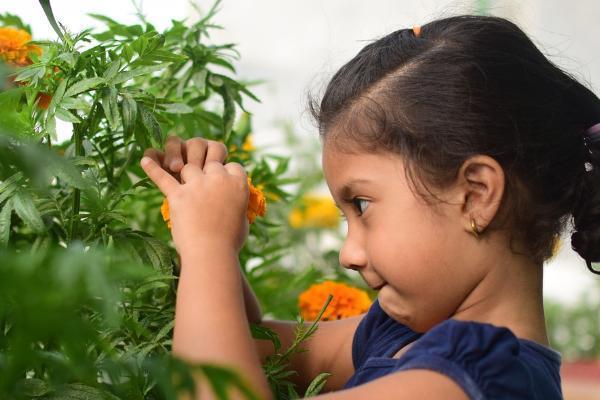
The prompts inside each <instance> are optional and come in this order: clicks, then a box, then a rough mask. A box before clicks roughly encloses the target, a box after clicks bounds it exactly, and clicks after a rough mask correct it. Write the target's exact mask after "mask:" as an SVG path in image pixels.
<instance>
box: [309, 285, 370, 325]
mask: <svg viewBox="0 0 600 400" xmlns="http://www.w3.org/2000/svg"><path fill="white" fill-rule="evenodd" d="M330 294H331V295H333V299H332V300H331V303H329V306H328V307H327V309H326V310H325V312H324V313H323V316H322V318H321V319H322V320H323V321H332V320H337V319H342V318H348V317H352V316H354V315H360V314H362V313H365V312H367V311H368V310H369V307H370V306H371V303H372V302H371V299H370V298H369V295H368V294H367V292H365V291H364V290H361V289H358V288H355V287H351V286H348V285H346V284H345V283H338V282H334V281H325V282H323V283H318V284H315V285H312V286H311V287H310V288H308V290H306V291H304V292H303V293H301V294H300V297H299V298H298V300H299V301H298V306H299V308H300V315H301V316H302V318H304V320H306V321H314V320H315V319H316V318H317V316H318V315H319V312H320V311H321V309H322V308H323V305H324V304H325V301H326V300H327V297H328V296H329V295H330Z"/></svg>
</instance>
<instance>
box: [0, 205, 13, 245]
mask: <svg viewBox="0 0 600 400" xmlns="http://www.w3.org/2000/svg"><path fill="white" fill-rule="evenodd" d="M12 211H13V205H12V201H11V200H10V199H9V200H8V201H7V202H6V203H5V204H4V206H3V207H2V211H0V246H2V247H6V246H7V245H8V240H9V239H10V222H11V221H10V219H11V216H12Z"/></svg>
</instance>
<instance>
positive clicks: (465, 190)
mask: <svg viewBox="0 0 600 400" xmlns="http://www.w3.org/2000/svg"><path fill="white" fill-rule="evenodd" d="M504 185H505V176H504V170H503V168H502V167H501V166H500V164H498V162H497V161H496V160H494V159H493V158H491V157H489V156H485V155H476V156H473V157H470V158H469V159H467V160H466V161H465V162H464V163H463V164H462V166H461V167H460V169H459V171H458V175H457V177H456V186H455V188H456V189H457V192H455V195H456V196H457V197H454V198H455V199H456V200H458V202H459V204H460V214H461V215H460V219H461V223H462V224H463V225H464V227H465V229H466V230H467V231H468V232H471V229H472V228H471V220H474V222H475V225H476V226H477V229H478V231H479V232H483V231H484V230H485V228H486V227H487V226H488V225H489V224H490V223H491V222H492V220H493V219H494V217H495V216H496V214H497V213H498V210H499V209H500V204H501V202H502V196H503V194H504Z"/></svg>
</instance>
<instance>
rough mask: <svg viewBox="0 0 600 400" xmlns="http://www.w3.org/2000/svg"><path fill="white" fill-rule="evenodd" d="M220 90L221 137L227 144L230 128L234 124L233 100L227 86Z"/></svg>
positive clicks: (230, 90)
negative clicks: (221, 105) (221, 97)
mask: <svg viewBox="0 0 600 400" xmlns="http://www.w3.org/2000/svg"><path fill="white" fill-rule="evenodd" d="M220 89H221V90H220V93H221V95H222V96H223V136H224V141H225V143H228V141H229V135H230V134H231V128H232V127H233V123H234V122H235V102H234V100H233V94H232V89H231V88H230V87H229V86H227V85H225V86H223V87H222V88H220Z"/></svg>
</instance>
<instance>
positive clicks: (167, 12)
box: [0, 0, 600, 399]
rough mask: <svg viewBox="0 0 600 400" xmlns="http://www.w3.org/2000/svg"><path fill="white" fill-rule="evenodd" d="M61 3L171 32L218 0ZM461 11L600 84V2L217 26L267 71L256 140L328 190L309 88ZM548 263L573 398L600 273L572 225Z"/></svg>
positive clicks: (587, 384) (534, 2)
mask: <svg viewBox="0 0 600 400" xmlns="http://www.w3.org/2000/svg"><path fill="white" fill-rule="evenodd" d="M52 3H53V8H54V11H55V14H56V15H55V16H56V18H57V20H58V21H60V22H61V23H62V24H64V25H65V26H66V27H68V29H69V30H71V31H73V32H77V31H79V30H82V29H84V28H87V27H94V26H100V23H99V22H98V21H96V20H94V19H92V18H90V17H88V16H87V15H86V14H88V13H98V14H104V15H107V16H110V17H112V18H114V19H117V20H119V21H120V22H123V23H133V22H134V21H136V20H137V16H136V8H141V9H142V10H143V12H144V14H145V16H146V17H147V19H148V20H149V21H152V23H153V24H154V25H155V26H156V27H157V29H158V30H159V31H160V30H161V29H164V28H166V27H167V26H169V25H170V21H171V19H184V18H189V19H190V21H194V20H196V19H197V18H198V15H199V14H198V11H200V12H202V11H206V10H208V8H209V7H210V6H211V5H212V1H210V2H209V1H196V2H195V3H194V4H193V5H192V4H191V3H190V2H189V1H188V0H170V1H169V2H158V1H145V2H136V3H133V2H132V3H130V2H124V1H122V0H104V1H101V2H98V1H91V0H80V1H78V2H72V1H67V0H54V1H53V2H52ZM0 12H9V13H13V14H16V15H19V16H20V17H21V18H23V19H24V20H26V21H27V22H28V23H29V24H31V26H32V30H33V34H34V38H35V39H55V33H54V32H53V31H52V29H51V27H50V26H49V24H48V22H47V19H46V17H45V16H44V14H43V12H42V9H41V7H39V5H38V2H37V1H21V2H10V3H8V2H6V3H5V4H3V5H2V7H1V8H0ZM462 13H478V14H480V13H483V14H492V15H497V16H502V17H506V18H509V19H511V20H512V21H514V22H516V23H517V24H518V25H519V26H520V27H521V28H522V29H523V30H524V31H525V32H526V33H527V34H528V35H529V36H530V37H531V38H532V40H533V41H534V42H535V43H536V44H537V45H538V47H539V48H540V49H541V50H542V51H543V52H544V53H545V54H546V55H547V56H548V57H549V58H550V59H551V60H552V61H553V62H555V63H556V64H558V65H559V66H561V67H563V68H564V69H566V70H567V71H568V72H570V73H571V74H573V75H574V76H575V77H577V79H579V80H580V81H581V82H583V83H584V84H586V85H587V86H588V87H590V88H591V89H592V90H593V91H594V92H595V93H597V94H598V93H600V89H599V85H600V52H598V49H600V24H598V21H597V16H598V15H600V2H599V1H597V0H577V1H570V2H567V1H564V0H528V1H518V0H470V1H441V0H417V1H411V2H407V1H402V2H400V1H393V0H375V1H370V2H365V1H358V0H328V1H318V0H304V1H302V2H282V1H276V0H256V1H243V0H224V1H223V2H222V4H221V6H220V11H219V12H218V14H217V16H216V17H215V19H214V21H215V22H216V23H217V24H219V25H221V26H223V27H224V29H223V30H215V31H213V33H212V34H211V38H212V39H213V40H214V41H215V42H218V43H224V42H232V43H236V45H237V50H238V51H239V52H240V54H241V58H240V60H238V61H237V62H236V67H237V70H238V76H239V77H240V78H241V79H246V80H247V81H260V82H256V85H254V86H253V87H252V90H253V92H254V93H255V94H256V95H257V97H258V98H260V99H261V103H257V102H248V103H246V107H247V109H248V110H249V111H250V112H251V113H253V128H254V132H253V133H254V135H253V140H254V146H255V147H256V148H257V149H258V150H268V151H269V152H271V153H276V154H282V155H290V156H291V157H292V160H291V163H290V169H291V170H292V171H296V172H298V171H300V172H301V173H302V174H304V175H305V176H307V177H311V185H312V186H313V187H312V188H311V190H312V191H314V192H315V193H316V194H320V195H324V196H327V195H328V192H327V187H326V186H325V185H324V184H323V183H322V180H320V178H319V174H320V146H319V141H318V135H317V130H316V127H315V125H314V124H313V123H312V121H311V120H310V118H309V115H308V112H307V111H306V104H307V103H306V98H307V93H308V92H311V93H313V94H315V95H318V94H319V93H321V92H322V91H323V90H324V86H325V85H326V83H327V81H328V79H329V78H330V77H331V76H332V74H333V73H334V72H335V71H336V70H337V69H338V68H339V67H340V66H341V65H343V64H344V63H345V62H346V61H348V60H349V59H350V58H351V57H352V56H354V55H355V54H356V53H357V52H358V51H359V50H360V49H361V48H362V47H364V46H365V45H366V44H367V43H368V42H369V41H372V40H374V39H377V38H379V37H381V36H383V35H385V34H387V33H389V32H391V31H393V30H397V29H400V28H406V27H412V26H413V25H421V24H425V23H426V22H428V21H429V20H431V19H436V18H440V17H444V16H450V15H454V14H462ZM58 130H59V137H60V133H61V131H62V132H63V135H68V134H70V127H69V126H66V123H65V125H64V126H62V127H61V126H59V129H58ZM198 134H201V132H198ZM345 230H346V227H345V226H344V223H343V221H339V223H338V224H337V225H336V226H335V227H334V228H332V229H330V230H325V231H321V232H319V234H318V235H317V236H307V249H308V250H307V251H306V252H305V254H301V255H298V254H296V255H294V257H304V258H305V259H306V260H308V261H309V262H312V263H315V264H316V265H318V264H319V260H311V259H310V258H311V257H312V256H314V255H320V254H323V253H325V252H327V251H331V252H335V251H337V250H339V248H340V246H341V241H340V238H341V237H342V236H343V234H344V233H345ZM295 260H297V259H295ZM331 260H336V258H335V257H333V258H331ZM288 262H290V261H289V260H288ZM320 262H321V263H322V262H323V261H322V260H321V261H320ZM545 268H546V271H545V282H544V284H545V289H544V290H545V296H546V300H547V313H548V319H549V321H550V323H551V324H553V325H552V326H554V327H556V329H555V331H554V332H553V340H554V342H553V345H555V346H557V347H558V348H559V349H560V350H561V351H563V356H565V359H570V360H573V363H572V364H568V365H566V368H565V370H564V374H563V375H564V377H565V385H566V387H565V394H566V397H567V398H571V399H585V398H589V399H592V398H596V399H600V394H599V393H600V385H599V384H598V382H600V367H598V364H597V362H590V361H589V360H590V359H592V360H593V359H596V360H597V359H598V357H600V337H599V335H600V334H599V332H600V317H599V312H598V311H599V310H598V306H599V305H600V279H599V277H596V276H593V275H592V274H591V273H589V272H588V271H587V270H586V267H585V264H584V262H583V260H582V259H580V258H579V256H578V255H577V254H576V253H574V252H573V251H572V250H571V248H570V239H569V237H568V236H567V235H565V237H563V240H562V241H561V246H560V249H559V250H558V252H557V254H556V255H555V256H554V258H553V259H552V260H550V261H549V262H548V263H547V265H546V267H545ZM582 359H583V360H584V361H580V360H582ZM575 360H578V361H575Z"/></svg>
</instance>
